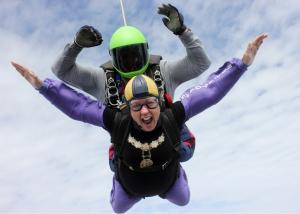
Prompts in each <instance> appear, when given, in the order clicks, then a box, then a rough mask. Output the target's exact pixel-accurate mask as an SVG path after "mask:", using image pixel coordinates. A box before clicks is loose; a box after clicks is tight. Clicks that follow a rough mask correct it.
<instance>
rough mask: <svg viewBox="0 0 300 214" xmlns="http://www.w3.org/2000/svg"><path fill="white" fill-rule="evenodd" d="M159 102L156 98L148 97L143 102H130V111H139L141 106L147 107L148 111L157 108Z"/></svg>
mask: <svg viewBox="0 0 300 214" xmlns="http://www.w3.org/2000/svg"><path fill="white" fill-rule="evenodd" d="M158 104H159V101H158V99H157V98H156V97H149V98H146V99H145V100H144V102H142V101H140V100H132V101H130V102H129V106H130V109H131V110H132V111H140V110H141V109H142V108H143V106H144V105H145V106H147V108H148V109H155V108H157V107H158Z"/></svg>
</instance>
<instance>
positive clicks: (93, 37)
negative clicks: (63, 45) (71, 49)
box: [74, 25, 103, 48]
mask: <svg viewBox="0 0 300 214" xmlns="http://www.w3.org/2000/svg"><path fill="white" fill-rule="evenodd" d="M102 41H103V40H102V35H101V33H100V32H99V31H98V30H96V29H95V28H94V27H92V26H88V25H84V26H83V27H81V28H80V29H79V31H78V32H77V33H76V36H75V39H74V42H75V44H76V45H78V46H79V47H81V48H89V47H94V46H98V45H101V43H102Z"/></svg>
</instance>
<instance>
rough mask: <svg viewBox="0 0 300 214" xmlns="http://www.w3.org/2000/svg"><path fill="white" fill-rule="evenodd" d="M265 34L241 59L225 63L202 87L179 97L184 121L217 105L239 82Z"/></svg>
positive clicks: (257, 39) (254, 41)
mask: <svg viewBox="0 0 300 214" xmlns="http://www.w3.org/2000/svg"><path fill="white" fill-rule="evenodd" d="M266 37H267V34H261V35H259V36H258V37H256V38H255V39H254V40H253V41H252V42H250V43H249V44H248V47H247V49H246V51H245V53H244V55H243V58H242V59H232V60H230V61H228V62H226V63H225V64H224V65H223V66H222V67H220V68H219V70H218V71H216V72H215V73H213V74H211V75H210V76H209V78H208V79H207V81H206V83H205V84H203V85H198V86H195V87H193V88H190V89H188V90H187V91H186V92H185V93H183V95H182V96H181V102H182V104H183V106H184V109H185V120H186V121H187V120H188V119H190V118H191V117H193V116H195V115H197V114H199V113H200V112H202V111H204V110H205V109H207V108H209V107H210V106H212V105H214V104H216V103H218V102H219V101H220V100H221V99H222V98H223V97H224V96H225V95H226V94H227V93H228V92H229V91H230V89H231V88H232V87H233V86H234V84H235V83H236V82H237V81H238V80H239V78H240V77H241V76H242V75H243V73H244V72H245V71H246V70H247V67H248V66H250V65H251V64H252V63H253V60H254V58H255V56H256V53H257V50H258V49H259V47H260V45H261V44H262V42H263V40H264V39H265V38H266Z"/></svg>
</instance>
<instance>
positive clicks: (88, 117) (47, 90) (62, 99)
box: [12, 62, 105, 128]
mask: <svg viewBox="0 0 300 214" xmlns="http://www.w3.org/2000/svg"><path fill="white" fill-rule="evenodd" d="M12 65H13V66H14V67H15V68H16V70H17V71H18V72H19V73H20V74H21V75H22V76H23V77H24V78H25V79H26V80H27V81H28V82H29V83H30V84H31V85H32V86H33V87H34V88H35V89H37V90H39V91H40V93H41V94H43V95H44V97H45V98H46V99H48V100H49V101H50V102H51V103H52V104H53V105H55V106H56V107H57V108H58V109H60V110H61V111H62V112H64V113H65V114H66V115H68V116H69V117H71V118H72V119H74V120H79V121H82V122H85V123H90V124H93V125H96V126H100V127H103V128H104V124H103V112H104V110H105V106H104V105H103V104H102V103H101V102H99V101H96V100H93V99H90V98H89V97H88V96H85V95H83V94H81V93H79V92H77V91H75V90H74V89H72V88H70V87H68V86H67V85H66V84H64V83H62V82H61V81H55V80H51V79H46V80H44V81H41V80H40V79H39V78H38V76H37V75H36V74H35V73H34V72H33V71H31V70H30V69H28V68H26V67H24V66H22V65H20V64H17V63H14V62H12Z"/></svg>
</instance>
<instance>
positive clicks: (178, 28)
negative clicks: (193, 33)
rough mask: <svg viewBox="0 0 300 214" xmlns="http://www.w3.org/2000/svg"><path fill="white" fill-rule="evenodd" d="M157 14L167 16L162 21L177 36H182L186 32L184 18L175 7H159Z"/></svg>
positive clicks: (169, 5) (163, 5)
mask: <svg viewBox="0 0 300 214" xmlns="http://www.w3.org/2000/svg"><path fill="white" fill-rule="evenodd" d="M157 13H158V14H161V15H165V16H167V17H164V18H162V21H163V23H164V24H165V26H166V27H167V28H168V29H169V30H170V31H172V32H173V33H174V34H175V35H181V34H182V33H183V32H184V31H185V30H186V26H185V25H184V23H183V16H182V15H181V13H179V11H178V10H177V8H176V7H174V6H173V5H171V4H168V5H165V4H162V6H160V7H158V11H157Z"/></svg>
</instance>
